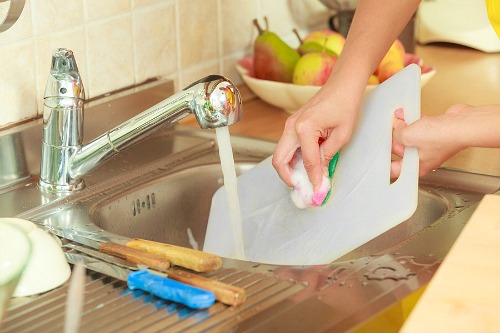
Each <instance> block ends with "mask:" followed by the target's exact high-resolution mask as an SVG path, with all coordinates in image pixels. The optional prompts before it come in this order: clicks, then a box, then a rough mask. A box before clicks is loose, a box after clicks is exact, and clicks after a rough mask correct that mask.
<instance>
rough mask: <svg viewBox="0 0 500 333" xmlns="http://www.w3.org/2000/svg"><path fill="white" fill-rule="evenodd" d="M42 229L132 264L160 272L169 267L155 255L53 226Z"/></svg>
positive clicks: (167, 261)
mask: <svg viewBox="0 0 500 333" xmlns="http://www.w3.org/2000/svg"><path fill="white" fill-rule="evenodd" d="M44 228H45V229H47V230H49V231H50V232H52V233H54V234H55V235H57V236H59V237H63V238H66V239H70V240H72V241H75V242H77V243H80V244H83V245H86V246H90V247H92V248H94V249H96V250H98V251H100V252H103V253H106V254H111V255H114V256H117V257H120V258H122V259H125V260H127V261H129V262H131V263H134V264H139V265H145V266H148V267H150V268H152V269H155V270H158V271H161V272H164V271H166V270H167V269H168V268H169V267H170V261H169V260H168V259H166V258H165V257H162V256H160V255H158V254H155V253H151V252H148V251H144V250H139V249H134V248H131V247H128V246H125V245H121V244H116V243H112V242H99V241H96V240H93V239H91V238H87V237H83V236H80V235H78V234H77V233H76V232H73V231H71V230H65V229H63V228H58V227H54V226H44Z"/></svg>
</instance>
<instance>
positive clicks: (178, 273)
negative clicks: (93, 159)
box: [50, 227, 246, 306]
mask: <svg viewBox="0 0 500 333" xmlns="http://www.w3.org/2000/svg"><path fill="white" fill-rule="evenodd" d="M50 229H51V230H53V232H54V233H55V234H56V235H58V236H60V237H63V238H66V239H71V240H73V241H75V242H77V243H80V244H83V245H87V244H89V245H88V246H91V247H92V248H96V247H97V245H99V242H98V241H95V240H92V239H89V238H87V237H85V236H80V235H79V234H78V233H76V232H72V231H71V232H65V231H64V230H63V229H61V228H57V227H51V228H50ZM153 243H155V242H153ZM90 244H92V245H94V246H92V245H90ZM64 246H65V247H68V248H73V249H75V250H77V251H79V252H83V253H85V254H87V255H89V256H92V257H94V258H98V259H101V260H104V261H106V262H108V263H112V264H114V265H118V266H121V267H124V268H127V269H129V270H138V269H139V267H137V266H133V265H131V264H129V263H127V262H126V261H125V262H123V261H120V260H119V259H120V258H116V257H114V256H109V257H107V256H108V255H107V254H105V253H102V252H100V251H95V250H93V249H89V248H85V247H82V246H78V245H75V244H70V243H69V244H65V245H64ZM193 251H194V250H193ZM197 252H200V251H197ZM135 264H139V265H140V263H135ZM162 272H164V273H166V274H167V276H168V277H169V278H171V279H174V280H177V281H180V282H183V283H186V284H189V285H192V286H195V287H198V288H202V289H206V290H210V291H212V292H213V293H214V294H215V298H216V299H217V300H218V301H219V302H221V303H224V304H227V305H232V306H237V305H240V304H242V303H243V302H245V300H246V292H245V290H244V289H243V288H240V287H237V286H233V285H230V284H227V283H224V282H221V281H217V280H214V279H210V278H207V277H204V276H201V275H198V274H193V273H190V272H187V271H185V270H181V269H174V268H169V269H166V270H163V271H162Z"/></svg>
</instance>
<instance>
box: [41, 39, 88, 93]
mask: <svg viewBox="0 0 500 333" xmlns="http://www.w3.org/2000/svg"><path fill="white" fill-rule="evenodd" d="M44 97H45V99H47V98H50V97H57V98H65V97H68V98H76V99H81V100H84V99H85V91H84V88H83V83H82V79H81V77H80V72H79V71H78V66H77V65H76V60H75V56H74V55H73V51H71V50H68V49H64V48H59V49H55V50H54V51H53V53H52V66H51V68H50V74H49V79H48V81H47V85H46V87H45V96H44Z"/></svg>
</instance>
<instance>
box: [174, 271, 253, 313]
mask: <svg viewBox="0 0 500 333" xmlns="http://www.w3.org/2000/svg"><path fill="white" fill-rule="evenodd" d="M168 277H169V278H171V279H173V280H177V281H180V282H184V283H186V284H190V285H192V286H195V287H198V288H202V289H206V290H210V291H212V292H213V293H214V295H215V299H216V300H218V301H219V302H221V303H224V304H228V305H233V306H236V305H239V304H241V303H243V302H244V301H245V299H246V294H245V290H244V289H242V288H239V287H236V286H232V285H230V284H227V283H224V282H220V281H217V280H214V279H210V278H206V277H204V276H200V275H196V274H192V273H189V272H186V271H183V270H180V269H170V270H169V272H168Z"/></svg>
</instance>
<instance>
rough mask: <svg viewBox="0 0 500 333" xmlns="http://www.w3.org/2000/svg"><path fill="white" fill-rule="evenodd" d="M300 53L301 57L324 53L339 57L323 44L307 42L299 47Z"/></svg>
mask: <svg viewBox="0 0 500 333" xmlns="http://www.w3.org/2000/svg"><path fill="white" fill-rule="evenodd" d="M298 51H299V53H300V54H301V55H304V54H307V53H321V52H324V53H326V54H331V55H335V56H336V55H337V54H335V52H333V51H332V50H330V49H327V48H326V47H325V46H324V45H321V44H319V43H316V42H305V43H303V44H301V45H300V46H299V49H298Z"/></svg>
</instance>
